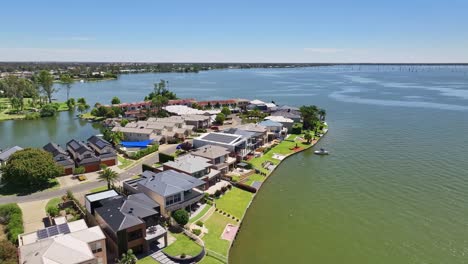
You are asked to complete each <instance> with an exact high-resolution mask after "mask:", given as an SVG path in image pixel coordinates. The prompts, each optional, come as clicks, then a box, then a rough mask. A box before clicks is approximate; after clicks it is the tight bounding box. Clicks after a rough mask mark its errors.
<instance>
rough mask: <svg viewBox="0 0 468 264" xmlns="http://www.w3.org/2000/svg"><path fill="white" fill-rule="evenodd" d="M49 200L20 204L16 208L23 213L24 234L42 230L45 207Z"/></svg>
mask: <svg viewBox="0 0 468 264" xmlns="http://www.w3.org/2000/svg"><path fill="white" fill-rule="evenodd" d="M48 201H49V200H47V199H46V200H42V201H33V202H26V203H20V204H18V206H19V207H20V208H21V211H23V226H24V233H29V232H34V231H37V230H39V229H42V228H44V223H43V222H42V219H43V218H44V217H46V216H47V214H46V212H45V206H46V204H47V202H48Z"/></svg>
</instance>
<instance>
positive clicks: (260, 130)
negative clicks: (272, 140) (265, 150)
mask: <svg viewBox="0 0 468 264" xmlns="http://www.w3.org/2000/svg"><path fill="white" fill-rule="evenodd" d="M236 128H238V129H241V130H245V131H250V132H255V133H256V137H257V138H258V139H260V140H261V142H260V143H261V145H264V144H266V143H267V142H268V135H267V132H268V130H267V128H266V127H264V126H262V125H259V124H252V123H247V124H244V125H239V126H237V127H236Z"/></svg>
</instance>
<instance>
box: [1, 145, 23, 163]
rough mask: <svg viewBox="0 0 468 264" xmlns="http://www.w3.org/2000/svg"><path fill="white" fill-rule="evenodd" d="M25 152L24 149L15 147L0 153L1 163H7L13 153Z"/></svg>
mask: <svg viewBox="0 0 468 264" xmlns="http://www.w3.org/2000/svg"><path fill="white" fill-rule="evenodd" d="M19 150H23V148H22V147H18V146H14V147H11V148H9V149H6V150H4V151H3V152H1V153H0V161H7V160H8V159H9V158H10V156H11V155H13V153H15V152H16V151H19Z"/></svg>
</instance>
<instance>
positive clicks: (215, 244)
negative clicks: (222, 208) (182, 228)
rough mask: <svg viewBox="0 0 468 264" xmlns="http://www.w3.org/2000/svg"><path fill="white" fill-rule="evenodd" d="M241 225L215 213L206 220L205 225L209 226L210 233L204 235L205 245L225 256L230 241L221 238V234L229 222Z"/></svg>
mask: <svg viewBox="0 0 468 264" xmlns="http://www.w3.org/2000/svg"><path fill="white" fill-rule="evenodd" d="M229 223H230V224H234V225H239V223H237V222H236V221H235V220H232V219H231V218H228V217H226V216H224V215H221V214H219V213H216V212H215V213H213V215H211V217H210V218H209V219H208V220H207V221H206V222H205V227H206V228H208V233H207V234H205V235H204V236H203V241H204V242H205V247H206V248H207V249H209V250H212V251H214V252H216V253H218V254H221V255H223V256H227V254H228V251H229V247H230V242H229V241H227V240H224V239H221V234H222V233H223V231H224V228H225V227H226V225H227V224H229Z"/></svg>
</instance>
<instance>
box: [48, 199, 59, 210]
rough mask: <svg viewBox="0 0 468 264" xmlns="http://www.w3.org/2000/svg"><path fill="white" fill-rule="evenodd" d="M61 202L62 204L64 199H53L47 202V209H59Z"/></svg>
mask: <svg viewBox="0 0 468 264" xmlns="http://www.w3.org/2000/svg"><path fill="white" fill-rule="evenodd" d="M61 202H62V198H60V197H55V198H52V199H50V200H49V201H48V202H47V204H46V206H45V208H46V209H47V207H49V206H54V207H58V205H59V203H61Z"/></svg>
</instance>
